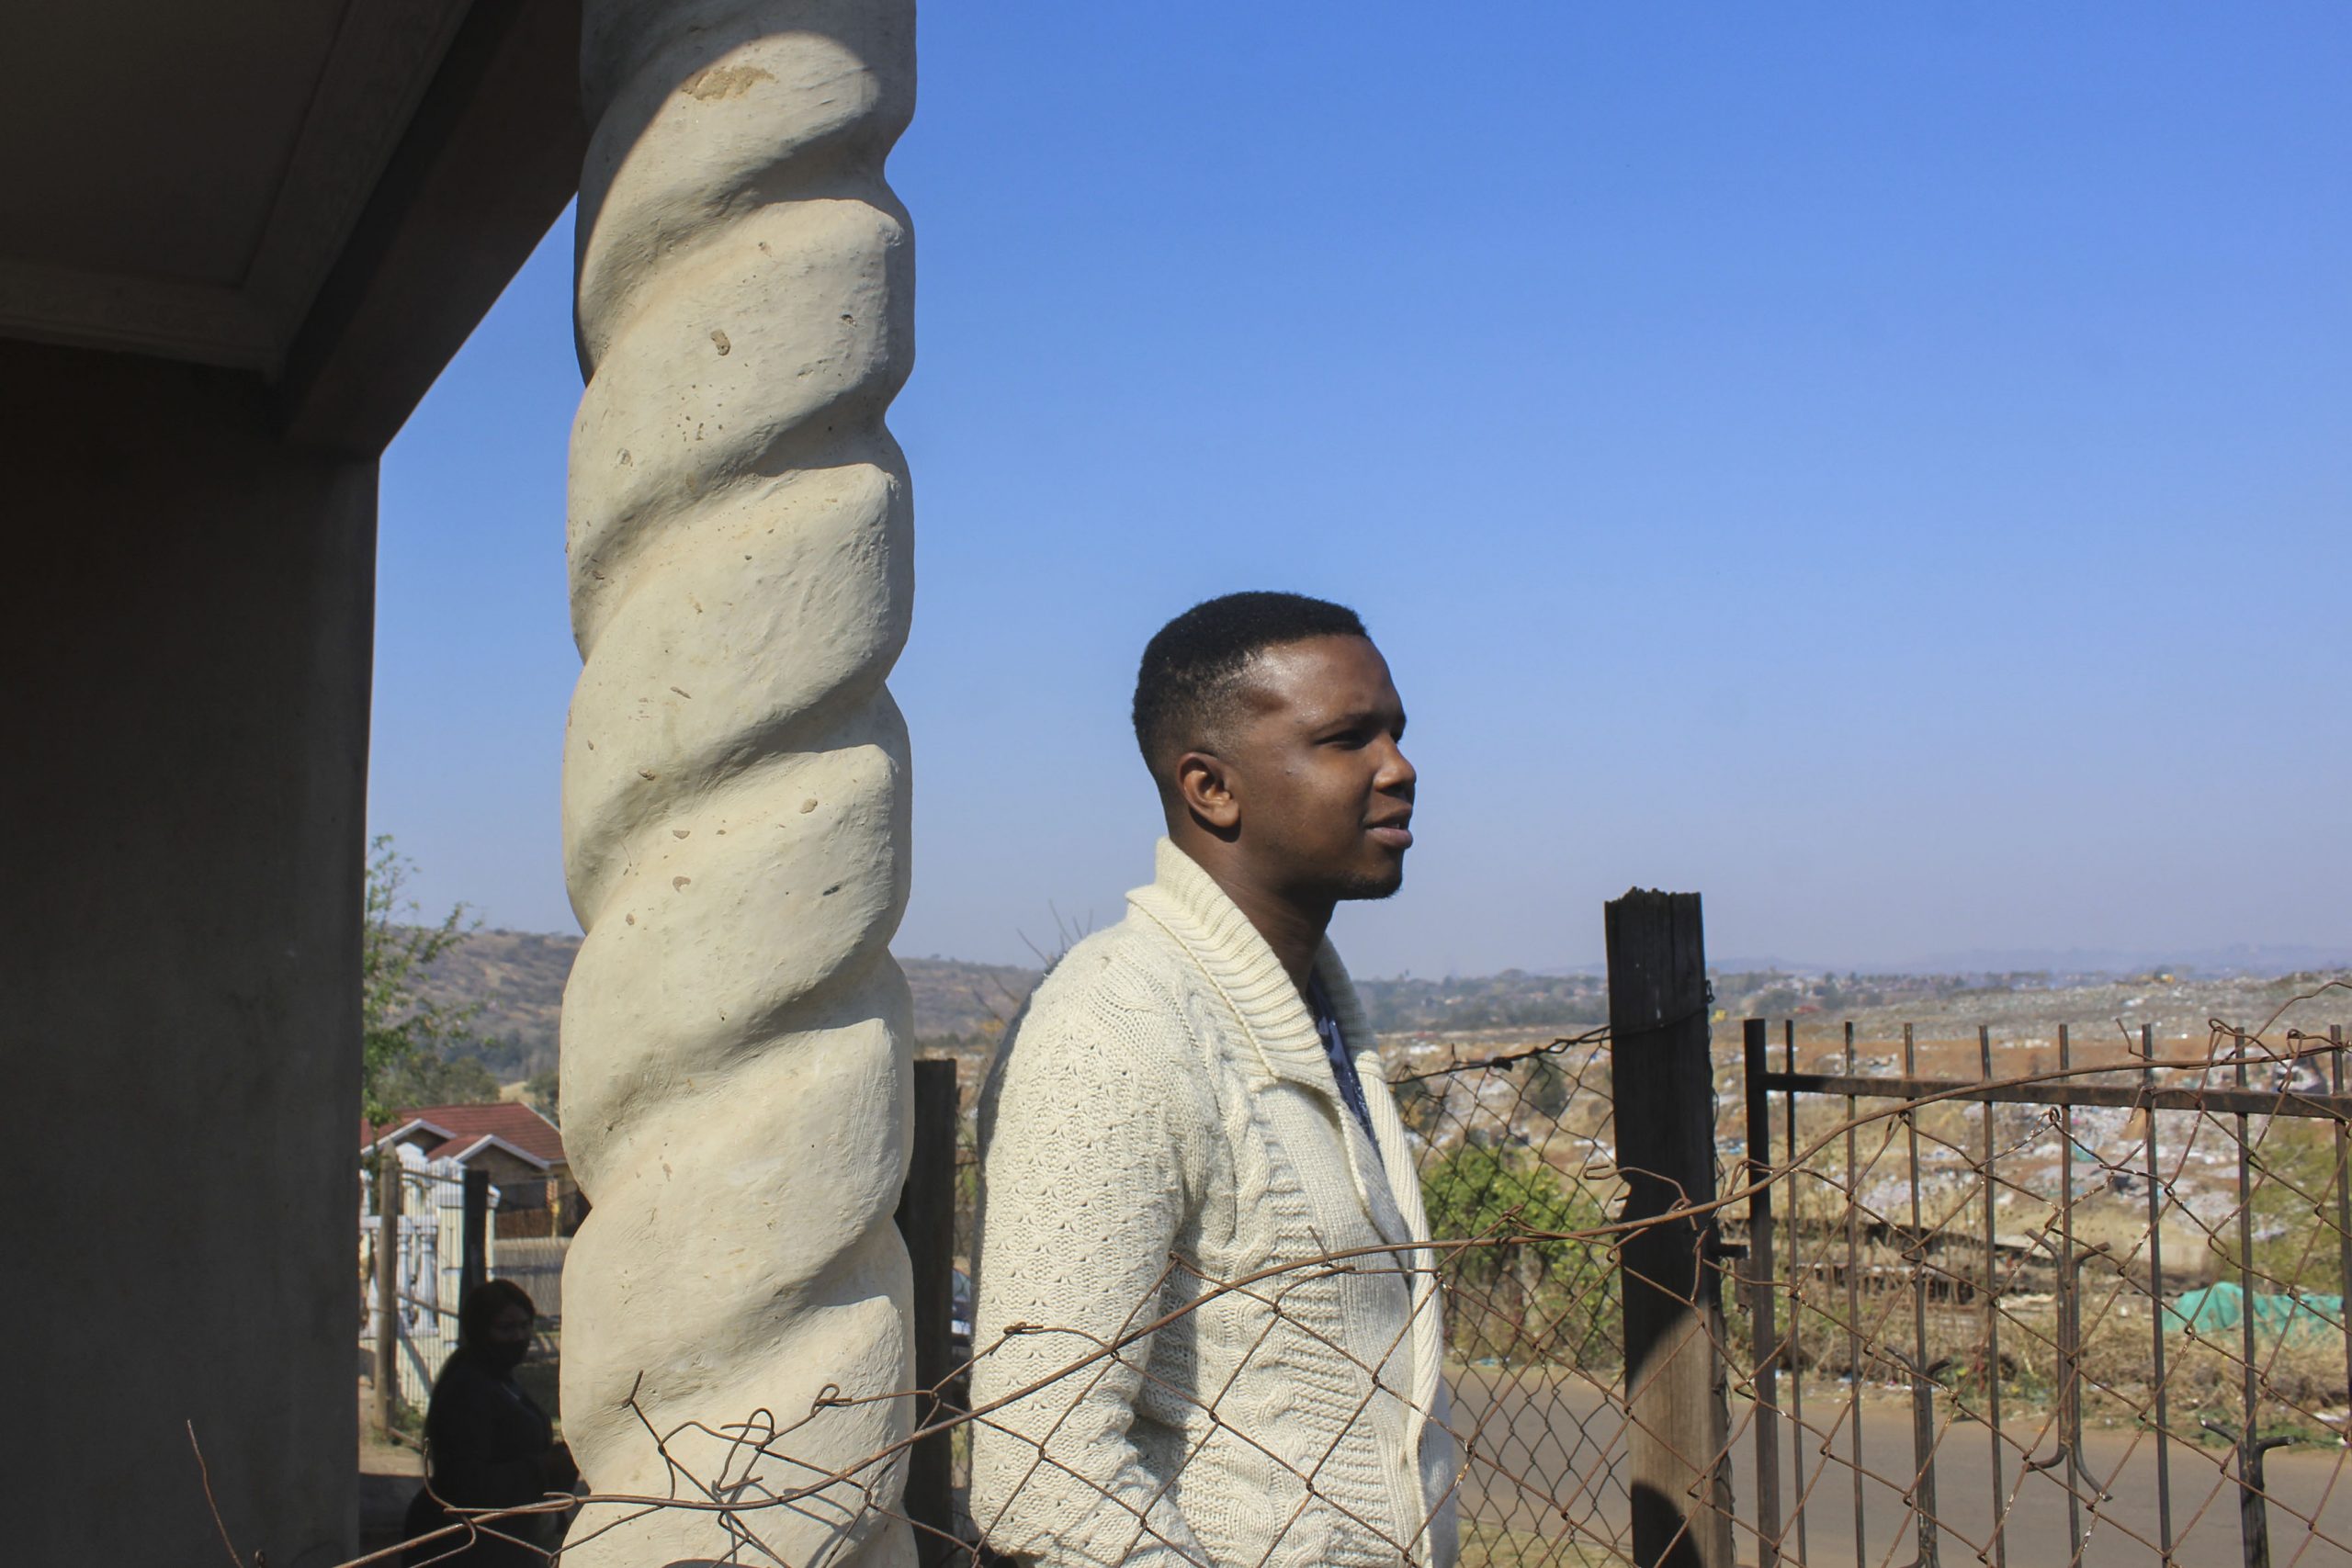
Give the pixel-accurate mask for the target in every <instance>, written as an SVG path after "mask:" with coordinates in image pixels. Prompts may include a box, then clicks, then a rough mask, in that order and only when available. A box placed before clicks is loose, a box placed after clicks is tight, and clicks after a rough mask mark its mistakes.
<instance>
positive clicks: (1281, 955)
mask: <svg viewBox="0 0 2352 1568" xmlns="http://www.w3.org/2000/svg"><path fill="white" fill-rule="evenodd" d="M1177 847H1178V848H1180V849H1182V851H1183V852H1185V853H1186V854H1187V855H1189V856H1190V857H1191V858H1192V860H1193V863H1194V864H1196V865H1198V866H1199V867H1200V868H1201V869H1202V870H1203V871H1204V872H1207V873H1208V874H1209V880H1211V881H1212V882H1215V883H1216V885H1217V886H1218V887H1219V888H1220V889H1222V890H1223V891H1224V893H1225V896H1226V897H1228V898H1230V899H1232V900H1233V905H1234V908H1238V909H1239V910H1240V911H1241V913H1242V915H1243V916H1244V917H1245V918H1247V919H1248V920H1249V921H1250V924H1251V925H1252V926H1254V927H1256V928H1257V931H1258V934H1259V935H1260V936H1261V937H1263V938H1264V939H1265V942H1266V945H1267V946H1268V947H1271V948H1272V949H1273V950H1274V959H1275V961H1276V962H1277V963H1279V964H1281V965H1282V966H1283V973H1284V974H1286V975H1288V976H1290V981H1291V984H1292V985H1294V986H1296V987H1298V994H1299V995H1300V996H1302V997H1304V996H1306V982H1307V977H1308V976H1311V975H1313V974H1314V972H1315V955H1316V954H1317V953H1319V952H1321V951H1322V949H1323V933H1324V932H1325V931H1327V930H1329V927H1330V924H1331V910H1332V908H1333V907H1334V906H1333V903H1332V901H1331V900H1329V899H1323V900H1320V901H1317V902H1313V903H1307V904H1302V903H1301V902H1300V901H1299V900H1297V899H1295V898H1294V897H1289V896H1287V895H1285V894H1283V893H1282V892H1280V891H1277V890H1275V889H1273V888H1270V887H1268V886H1265V885H1264V883H1263V882H1262V881H1261V879H1259V878H1257V877H1254V876H1252V875H1251V874H1250V867H1249V866H1248V865H1246V864H1244V863H1241V861H1240V859H1239V857H1238V856H1236V855H1234V854H1232V853H1230V852H1228V850H1227V846H1226V845H1225V844H1224V843H1223V842H1222V841H1220V840H1216V839H1208V840H1206V841H1205V842H1203V843H1197V844H1195V843H1186V842H1184V841H1183V840H1178V845H1177Z"/></svg>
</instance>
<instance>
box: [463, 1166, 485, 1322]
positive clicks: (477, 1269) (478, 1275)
mask: <svg viewBox="0 0 2352 1568" xmlns="http://www.w3.org/2000/svg"><path fill="white" fill-rule="evenodd" d="M489 1278H490V1172H488V1171H486V1170H469V1171H468V1172H466V1187H465V1207H464V1208H463V1209H462V1210H461V1211H460V1212H459V1224H458V1304H459V1305H463V1304H464V1303H465V1299H466V1298H467V1297H468V1296H470V1295H472V1294H473V1293H474V1287H475V1286H476V1285H479V1284H481V1282H482V1281H483V1280H487V1279H489Z"/></svg>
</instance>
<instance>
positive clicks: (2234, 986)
mask: <svg viewBox="0 0 2352 1568" xmlns="http://www.w3.org/2000/svg"><path fill="white" fill-rule="evenodd" d="M579 951H580V939H579V938H578V937H576V936H555V935H547V934H541V933H537V932H532V931H476V932H475V933H473V934H472V935H471V936H469V938H467V939H466V941H465V942H462V943H460V944H459V945H458V947H457V948H456V949H454V950H453V951H451V952H449V953H445V954H444V955H443V956H442V957H441V958H440V959H439V960H438V961H437V962H435V964H433V965H432V967H431V968H430V969H428V970H427V971H426V972H425V974H424V989H425V991H426V993H427V995H428V996H429V997H431V998H433V999H435V1000H437V1001H444V1002H455V1003H463V1002H477V1003H479V1004H481V1011H480V1013H479V1014H478V1015H477V1017H476V1021H475V1028H476V1030H477V1032H480V1033H481V1035H482V1036H484V1037H485V1038H486V1039H487V1040H488V1041H489V1043H488V1045H487V1046H485V1047H484V1048H482V1049H481V1051H479V1052H478V1053H477V1054H478V1055H481V1059H482V1062H483V1065H484V1066H487V1067H489V1068H490V1070H491V1071H492V1073H493V1074H495V1075H496V1076H497V1077H499V1078H500V1079H501V1080H503V1081H506V1082H513V1081H515V1080H517V1079H521V1078H527V1077H531V1076H532V1075H533V1074H535V1073H537V1072H540V1071H542V1070H544V1069H546V1068H548V1067H552V1066H554V1065H555V1059H556V1033H557V1020H558V1016H559V1014H560V1011H561V1009H562V1004H563V983H564V978H565V976H568V975H569V974H570V973H571V960H572V956H573V955H574V954H575V953H578V952H579ZM2233 953H2235V954H2236V955H2238V956H2239V957H2240V958H2241V960H2244V959H2245V958H2249V957H2251V956H2253V955H2254V954H2255V953H2262V954H2263V955H2264V956H2265V957H2266V958H2267V959H2268V960H2269V962H2270V963H2272V964H2282V965H2283V964H2284V963H2285V961H2286V960H2288V959H2290V958H2300V957H2307V956H2309V957H2317V956H2320V953H2319V950H2316V949H2313V950H2301V949H2298V950H2292V951H2289V950H2249V949H2237V950H2233ZM1955 956H1962V955H1955ZM1965 956H1966V957H1968V958H1972V959H1973V960H1976V962H1974V963H1953V964H1939V965H1936V966H1934V969H1933V971H1931V972H1927V973H1913V974H1909V975H1886V974H1880V975H1859V976H1858V975H1848V976H1845V977H1843V978H1842V979H1841V978H1839V977H1838V976H1834V975H1824V974H1820V973H1817V972H1808V971H1804V970H1797V969H1794V968H1793V967H1792V966H1786V965H1781V964H1756V965H1755V966H1753V967H1735V966H1733V965H1730V964H1720V965H1716V966H1715V967H1713V969H1712V970H1711V971H1710V976H1711V984H1712V985H1713V988H1714V994H1715V1005H1716V1007H1717V1008H1718V1009H1719V1010H1721V1013H1720V1016H1722V1017H1724V1018H1726V1019H1736V1018H1741V1017H1744V1016H1748V1015H1751V1014H1753V1015H1760V1016H1769V1017H1773V1018H1784V1017H1788V1016H1791V1015H1792V1014H1803V1015H1807V1016H1812V1017H1818V1018H1819V1019H1821V1020H1824V1021H1826V1020H1835V1019H1846V1018H1852V1019H1859V1020H1860V1021H1863V1022H1864V1023H1865V1025H1866V1026H1867V1027H1868V1028H1869V1029H1873V1030H1874V1029H1881V1028H1890V1027H1899V1024H1900V1022H1901V1021H1912V1020H1916V1021H1920V1022H1921V1023H1923V1024H1926V1023H1928V1022H1929V1021H1939V1022H1941V1023H1943V1024H1946V1025H1949V1026H1952V1027H1958V1026H1959V1025H1961V1024H1963V1023H1965V1024H1967V1025H1968V1026H1969V1027H1970V1028H1973V1025H1974V1023H1976V1022H1987V1023H1992V1024H1995V1025H1999V1024H2001V1023H2003V1022H2004V1021H2014V1022H2016V1023H2018V1025H2019V1026H2024V1025H2026V1024H2029V1023H2030V1024H2031V1025H2035V1026H2047V1025H2051V1024H2055V1023H2059V1022H2068V1023H2073V1024H2075V1025H2076V1026H2078V1027H2091V1028H2097V1029H2100V1030H2108V1029H2111V1028H2113V1027H2114V1025H2115V1021H2117V1020H2118V1019H2119V1018H2122V1017H2130V1018H2131V1019H2134V1020H2136V1019H2139V1018H2142V1017H2147V1018H2151V1019H2154V1020H2155V1021H2160V1022H2163V1023H2166V1024H2168V1025H2170V1026H2172V1027H2174V1028H2176V1029H2181V1028H2186V1029H2188V1030H2190V1031H2192V1032H2194V1031H2199V1030H2201V1029H2202V1028H2203V1025H2204V1021H2205V1020H2206V1019H2208V1018H2211V1017H2230V1018H2237V1019H2242V1020H2245V1021H2259V1019H2260V1018H2261V1017H2262V1016H2263V1015H2264V1014H2265V1013H2267V1010H2269V1009H2270V1008H2271V1007H2272V1006H2275V1005H2277V1004H2278V1002H2280V1001H2283V1000H2284V999H2285V998H2287V997H2288V996H2290V995H2291V994H2293V993H2294V992H2295V991H2296V990H2297V989H2298V988H2308V987H2307V986H2305V985H2304V984H2303V983H2302V982H2301V981H2299V980H2290V979H2274V978H2267V977H2263V978H2256V977H2254V976H2259V975H2261V974H2262V970H2263V969H2266V968H2267V967H2268V966H2269V965H2268V964H2263V965H2261V966H2259V967H2258V966H2257V965H2256V964H2253V963H2244V962H2242V963H2241V964H2239V965H2238V967H2237V974H2238V975H2239V976H2245V977H2244V978H2239V979H2230V978H2224V977H2221V976H2214V977H2211V978H2203V977H2196V976H2192V975H2190V974H2189V973H2187V972H2185V971H2186V970H2187V964H2186V963H2185V962H2184V964H2183V965H2182V970H2183V971H2184V972H2180V973H2177V974H2176V973H2174V972H2163V973H2157V972H2155V971H2157V970H2159V969H2160V967H2161V966H2159V965H2155V964H2150V965H2148V966H2146V968H2145V969H2144V970H2143V971H2141V972H2139V973H2138V974H2137V975H2136V976H2132V975H2124V974H2112V973H2100V972H2099V971H2100V970H2101V969H2102V968H2104V965H2100V964H2092V963H2086V962H2084V960H2086V959H2096V958H2107V957H2111V956H2116V955H2109V954H2091V953H2072V954H2041V953H1976V954H1970V955H1965ZM2201 956H2203V957H2204V958H2206V959H2208V960H2211V959H2212V958H2215V957H2220V956H2222V954H2219V953H2209V954H2204V955H2201ZM2053 957H2054V958H2058V959H2059V960H2060V962H2057V963H2049V964H2027V963H2015V962H2011V963H2008V964H2003V963H2001V962H1999V961H2002V960H2009V961H2015V960H2019V959H2029V958H2053ZM899 967H900V968H901V969H903V970H904V971H905V972H906V976H907V985H908V988H909V989H910V991H911V992H912V993H913V998H914V1013H915V1037H916V1040H917V1042H918V1043H919V1044H920V1045H922V1046H924V1047H926V1048H930V1049H942V1048H945V1049H953V1050H955V1051H956V1054H957V1055H962V1056H965V1057H966V1058H967V1060H969V1061H971V1062H973V1063H976V1064H977V1063H979V1062H981V1061H982V1060H983V1059H984V1058H985V1057H986V1056H987V1055H988V1054H989V1046H990V1045H991V1044H992V1043H993V1041H994V1038H995V1036H996V1035H997V1033H998V1032H1001V1030H1002V1029H1003V1027H1004V1026H1005V1025H1006V1024H1007V1023H1009V1022H1011V1021H1012V1017H1013V1015H1014V1014H1015V1013H1016V1012H1018V1011H1019V1010H1020V1009H1021V1004H1022V1003H1023V1001H1024V1000H1026V999H1027V998H1028V995H1029V992H1030V990H1031V989H1032V988H1033V987H1035V985H1036V983H1037V979H1038V971H1037V970H1035V969H1032V968H1025V967H1023V966H1020V965H1017V964H965V963H960V962H957V961H956V960H953V959H940V958H901V959H900V960H899ZM2125 967H2126V966H2125V965H2122V964H2116V965H2115V968H2117V969H2119V970H2120V969H2123V968H2125ZM2303 967H2304V968H2305V969H2306V970H2324V971H2333V970H2335V965H2332V964H2309V965H2305V966H2303ZM1922 968H1923V969H1927V968H1928V966H1926V965H1923V966H1922ZM1356 984H1357V988H1358V989H1359V990H1360V991H1361V992H1362V993H1363V1000H1364V1006H1365V1010H1367V1011H1368V1012H1369V1013H1370V1014H1371V1015H1372V1023H1373V1026H1374V1028H1375V1029H1377V1030H1379V1031H1380V1032H1382V1033H1383V1034H1384V1035H1386V1036H1388V1037H1390V1038H1392V1039H1395V1040H1398V1041H1407V1040H1410V1039H1412V1038H1414V1037H1420V1038H1422V1039H1428V1040H1462V1039H1466V1038H1470V1037H1474V1036H1475V1037H1484V1038H1497V1037H1519V1038H1523V1037H1529V1036H1532V1037H1536V1038H1541V1037H1542V1036H1544V1034H1547V1033H1558V1034H1568V1033H1575V1032H1580V1031H1583V1030H1587V1029H1590V1028H1592V1027H1593V1026H1594V1025H1596V1024H1599V1023H1601V1022H1604V1021H1606V1020H1607V1019H1608V1016H1609V1002H1608V987H1607V981H1606V979H1605V977H1604V976H1601V975H1600V974H1599V973H1597V972H1593V971H1589V970H1585V971H1577V972H1573V973H1568V974H1548V975H1543V974H1532V973H1529V972H1527V971H1524V970H1519V969H1506V970H1504V971H1502V972H1501V973H1500V974H1498V975H1486V976H1470V977H1464V976H1448V977H1447V978H1444V979H1442V980H1428V979H1417V978H1413V977H1410V976H1407V977H1402V978H1398V979H1391V980H1381V979H1362V978H1360V979H1359V980H1358V981H1357V982H1356ZM2341 995H2342V993H2340V992H2339V993H2335V996H2337V997H2340V996H2341ZM2330 1016H2331V1017H2333V1016H2335V1014H2330ZM969 1076H970V1077H971V1079H972V1081H974V1082H977V1081H978V1071H977V1068H976V1069H975V1070H974V1071H973V1072H972V1073H971V1074H970V1075H969Z"/></svg>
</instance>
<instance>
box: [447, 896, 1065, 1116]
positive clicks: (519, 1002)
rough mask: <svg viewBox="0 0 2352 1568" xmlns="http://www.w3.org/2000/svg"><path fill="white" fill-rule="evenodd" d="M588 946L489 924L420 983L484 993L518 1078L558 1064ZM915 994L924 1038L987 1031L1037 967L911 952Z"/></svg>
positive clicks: (486, 1012) (489, 1054)
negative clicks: (568, 988)
mask: <svg viewBox="0 0 2352 1568" xmlns="http://www.w3.org/2000/svg"><path fill="white" fill-rule="evenodd" d="M579 951H580V939H579V938H578V937H576V936H561V935H554V934H550V933H546V932H540V931H476V932H474V933H473V934H472V935H471V936H469V937H468V938H466V940H465V941H464V942H460V943H458V946H456V947H455V948H452V949H451V950H450V951H448V952H447V953H443V954H442V955H441V956H440V957H439V958H438V959H436V960H435V962H434V963H433V964H432V965H431V966H430V967H428V968H427V969H426V970H425V971H424V976H423V978H422V987H421V988H422V989H423V991H424V995H425V996H426V998H428V999H430V1000H433V1001H437V1002H444V1003H451V1004H463V1003H468V1002H472V1003H478V1004H479V1005H480V1007H481V1011H480V1012H479V1013H478V1014H476V1015H475V1019H474V1024H473V1027H474V1030H475V1032H477V1033H479V1034H480V1035H481V1036H482V1037H483V1038H484V1039H485V1040H487V1041H488V1042H489V1044H488V1045H487V1046H485V1047H484V1048H483V1049H481V1051H479V1052H477V1053H476V1054H477V1055H480V1056H481V1059H482V1063H483V1065H484V1066H487V1067H489V1068H490V1070H491V1071H492V1073H494V1074H496V1075H497V1076H498V1077H500V1078H501V1079H503V1080H505V1081H508V1082H512V1081H514V1080H515V1079H517V1078H527V1077H530V1076H531V1075H532V1074H534V1073H537V1072H540V1071H542V1070H544V1069H546V1068H548V1067H551V1066H555V1057H556V1038H557V1025H558V1020H559V1018H560V1014H561V1012H562V1010H563V983H564V980H565V978H566V977H567V976H570V975H571V961H572V958H573V956H574V955H575V954H577V953H579ZM899 967H900V968H901V969H903V970H905V971H906V975H907V987H908V988H909V989H910V991H911V992H912V993H913V994H914V1004H915V1035H916V1038H917V1039H919V1040H933V1039H936V1040H943V1041H945V1040H978V1039H979V1038H981V1037H983V1036H986V1035H989V1034H992V1033H994V1032H996V1031H997V1030H999V1029H1001V1028H1002V1027H1003V1026H1004V1024H1006V1023H1008V1022H1010V1021H1012V1015H1013V1014H1014V1013H1016V1012H1018V1011H1019V1010H1021V1004H1022V1002H1023V1001H1024V1000H1025V999H1027V998H1028V995H1029V991H1030V988H1031V987H1034V986H1035V985H1036V983H1037V972H1036V971H1035V970H1034V969H1024V968H1020V967H1017V966H1015V965H1012V964H963V963H958V962H956V961H955V960H952V959H938V958H902V959H900V960H899Z"/></svg>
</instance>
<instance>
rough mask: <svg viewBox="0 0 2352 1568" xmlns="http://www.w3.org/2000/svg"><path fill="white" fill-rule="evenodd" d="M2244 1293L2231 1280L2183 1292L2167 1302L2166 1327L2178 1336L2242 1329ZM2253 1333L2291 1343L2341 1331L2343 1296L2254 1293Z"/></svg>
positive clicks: (2324, 1336) (2243, 1322)
mask: <svg viewBox="0 0 2352 1568" xmlns="http://www.w3.org/2000/svg"><path fill="white" fill-rule="evenodd" d="M2245 1311H2246V1293H2245V1291H2243V1290H2241V1289H2240V1288H2239V1287H2237V1286H2235V1285H2232V1284H2226V1283H2225V1284H2220V1285H2208V1286H2207V1287H2206V1288H2205V1289H2203V1290H2201V1291H2184V1292H2181V1293H2180V1294H2179V1295H2178V1296H2176V1297H2175V1298H2173V1300H2171V1301H2169V1302H2167V1303H2165V1327H2166V1328H2168V1329H2170V1330H2171V1331H2172V1332H2174V1333H2176V1334H2177V1333H2181V1332H2183V1331H2185V1330H2187V1329H2190V1328H2194V1329H2195V1330H2197V1332H2198V1333H2199V1334H2203V1335H2218V1334H2221V1333H2223V1332H2225V1331H2226V1332H2233V1333H2234V1332H2243V1327H2244V1325H2245ZM2254 1332H2255V1334H2256V1336H2257V1337H2262V1338H2267V1339H2281V1338H2283V1339H2284V1340H2286V1341H2287V1342H2288V1343H2290V1344H2298V1345H2303V1344H2314V1343H2317V1342H2318V1341H2320V1340H2323V1339H2328V1338H2334V1337H2337V1336H2340V1335H2342V1334H2343V1332H2344V1298H2343V1297H2342V1296H2313V1295H2303V1294H2300V1293H2298V1294H2292V1295H2286V1294H2281V1295H2274V1296H2264V1295H2257V1296H2256V1297H2255V1298H2254Z"/></svg>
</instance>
